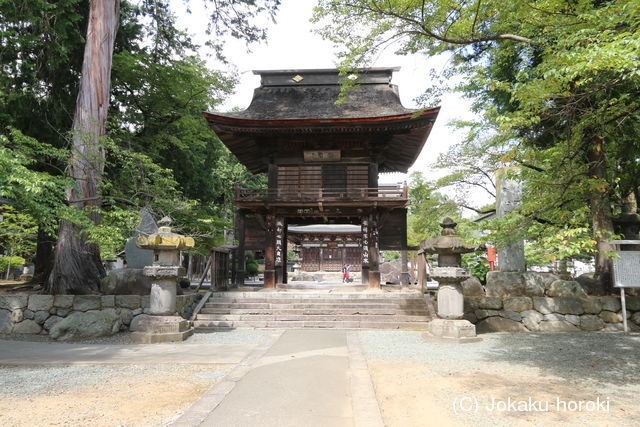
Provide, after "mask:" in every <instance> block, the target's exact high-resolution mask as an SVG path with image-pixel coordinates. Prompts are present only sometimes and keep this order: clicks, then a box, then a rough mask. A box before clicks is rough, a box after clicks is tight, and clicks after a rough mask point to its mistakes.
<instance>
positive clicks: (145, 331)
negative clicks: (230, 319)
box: [131, 217, 194, 343]
mask: <svg viewBox="0 0 640 427" xmlns="http://www.w3.org/2000/svg"><path fill="white" fill-rule="evenodd" d="M158 225H159V226H160V227H159V228H158V231H157V232H156V233H153V234H150V235H149V236H140V237H139V238H138V240H137V242H136V244H137V245H138V246H139V247H140V248H143V249H151V250H153V265H150V266H146V267H144V271H143V274H144V275H145V276H149V277H151V293H150V295H149V304H150V309H149V314H150V315H142V316H138V317H136V318H135V319H134V322H132V324H131V330H132V331H134V334H133V336H134V339H135V340H136V341H138V342H148V343H151V342H167V341H182V340H184V339H186V338H187V337H189V336H190V335H191V334H192V333H193V329H192V328H190V327H189V322H188V321H187V320H185V319H183V318H182V317H180V316H178V315H177V313H176V295H177V286H178V279H179V278H181V277H184V276H185V274H186V271H185V269H184V267H182V266H180V251H182V250H187V249H191V248H192V247H193V246H194V241H193V238H191V237H186V236H181V235H179V234H176V233H173V232H172V231H171V227H170V225H171V219H170V218H169V217H164V218H162V219H161V220H160V221H158Z"/></svg>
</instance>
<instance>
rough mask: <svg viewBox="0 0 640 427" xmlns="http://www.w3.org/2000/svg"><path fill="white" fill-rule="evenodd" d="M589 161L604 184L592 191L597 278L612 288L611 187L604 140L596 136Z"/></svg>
mask: <svg viewBox="0 0 640 427" xmlns="http://www.w3.org/2000/svg"><path fill="white" fill-rule="evenodd" d="M587 157H588V161H589V176H590V177H591V178H593V179H597V180H599V181H600V182H601V183H602V184H603V186H604V187H603V189H602V191H600V190H598V189H595V190H593V191H592V193H591V220H592V223H593V232H594V238H595V240H596V242H597V250H598V251H597V252H596V266H595V267H596V278H597V279H599V280H600V281H601V282H602V283H603V284H604V286H605V289H610V288H611V285H612V281H611V280H612V277H611V273H612V268H613V264H612V261H611V257H610V256H609V255H608V254H607V253H606V252H607V251H611V250H613V246H612V245H611V244H609V243H608V241H609V240H611V236H612V235H613V234H614V230H613V220H612V213H611V196H610V194H611V187H610V185H609V184H608V182H607V159H606V154H605V151H604V144H603V141H602V140H601V139H600V138H599V137H596V140H595V141H594V142H593V144H592V146H591V147H590V150H589V152H588V154H587Z"/></svg>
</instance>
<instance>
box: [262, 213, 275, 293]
mask: <svg viewBox="0 0 640 427" xmlns="http://www.w3.org/2000/svg"><path fill="white" fill-rule="evenodd" d="M265 225H266V229H267V230H266V231H267V242H266V243H267V244H266V246H265V248H264V287H265V288H268V289H272V288H275V287H276V281H277V278H276V217H275V216H273V215H267V218H266V221H265Z"/></svg>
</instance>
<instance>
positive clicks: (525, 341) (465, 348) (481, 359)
mask: <svg viewBox="0 0 640 427" xmlns="http://www.w3.org/2000/svg"><path fill="white" fill-rule="evenodd" d="M482 338H483V340H482V341H481V342H477V343H466V344H446V343H434V342H425V341H424V340H423V339H422V334H421V333H420V332H412V331H406V332H405V331H362V332H360V340H361V342H362V347H363V351H364V354H365V357H366V358H367V360H368V361H369V367H370V370H371V371H372V376H373V378H374V383H375V386H376V392H377V394H378V399H379V401H381V403H382V407H383V413H384V414H385V421H386V422H387V425H389V426H390V427H395V426H412V427H415V426H425V425H429V423H425V417H429V416H435V415H434V414H435V413H436V412H438V413H439V415H440V416H441V417H442V419H443V420H444V421H446V422H448V423H451V425H473V426H497V425H505V426H507V425H509V426H511V425H557V424H563V425H565V426H574V425H576V426H578V425H594V426H595V425H629V426H631V425H638V424H637V419H638V418H637V417H638V416H640V405H639V404H638V402H637V396H638V395H639V394H640V378H638V375H637V373H638V372H639V371H640V357H639V356H638V354H640V334H629V335H624V334H614V333H547V334H532V333H531V334H485V335H482ZM392 371H395V372H392ZM396 396H398V397H396ZM469 397H470V398H473V399H475V400H473V401H472V400H468V402H474V403H475V404H476V405H478V403H477V402H479V407H480V410H479V411H478V410H477V407H476V408H474V410H472V411H462V412H461V411H456V410H454V408H455V405H457V404H458V403H457V402H458V401H457V400H456V399H460V398H469ZM529 397H533V399H534V400H535V399H538V400H540V401H549V402H551V403H552V404H555V403H556V402H557V399H560V400H566V401H580V400H584V401H585V402H586V401H589V400H593V401H596V400H597V399H598V398H600V399H603V400H604V399H610V404H611V405H610V410H609V411H607V412H597V413H595V412H589V411H577V412H572V411H563V410H558V409H556V408H555V407H553V406H552V407H551V409H550V410H549V411H546V412H544V411H535V407H534V411H521V412H519V411H512V410H508V411H506V412H504V411H503V412H501V413H498V412H495V411H494V412H490V411H487V409H486V408H487V405H488V404H489V403H491V401H492V399H496V400H507V399H509V398H511V399H512V400H526V399H528V398H529ZM425 408H427V409H425ZM483 410H484V412H483ZM412 414H413V416H415V418H411V416H412Z"/></svg>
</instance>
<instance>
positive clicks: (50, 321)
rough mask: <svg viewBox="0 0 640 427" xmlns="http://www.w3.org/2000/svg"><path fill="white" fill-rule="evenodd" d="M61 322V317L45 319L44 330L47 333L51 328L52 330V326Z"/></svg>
mask: <svg viewBox="0 0 640 427" xmlns="http://www.w3.org/2000/svg"><path fill="white" fill-rule="evenodd" d="M61 320H62V317H60V316H51V317H49V318H48V319H47V321H46V322H44V328H45V329H46V330H47V331H48V330H50V329H51V328H53V326H54V325H55V324H56V323H58V322H59V321H61Z"/></svg>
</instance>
